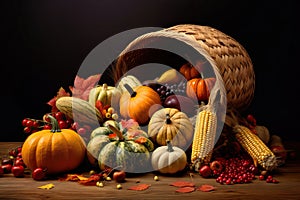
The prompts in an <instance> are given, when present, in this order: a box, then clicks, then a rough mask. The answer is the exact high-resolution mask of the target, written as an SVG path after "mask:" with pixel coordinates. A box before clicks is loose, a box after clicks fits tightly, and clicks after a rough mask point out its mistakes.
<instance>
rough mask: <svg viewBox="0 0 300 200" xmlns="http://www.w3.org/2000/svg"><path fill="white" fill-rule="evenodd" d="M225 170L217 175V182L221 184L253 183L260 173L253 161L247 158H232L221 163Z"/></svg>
mask: <svg viewBox="0 0 300 200" xmlns="http://www.w3.org/2000/svg"><path fill="white" fill-rule="evenodd" d="M221 164H222V166H223V167H224V169H223V170H222V171H221V172H219V173H217V174H215V175H216V176H217V179H216V182H217V183H220V184H226V185H231V184H243V183H251V182H252V180H254V179H255V174H256V173H257V172H258V169H257V167H255V165H254V163H253V161H252V160H250V159H247V158H230V159H228V160H225V161H222V162H221Z"/></svg>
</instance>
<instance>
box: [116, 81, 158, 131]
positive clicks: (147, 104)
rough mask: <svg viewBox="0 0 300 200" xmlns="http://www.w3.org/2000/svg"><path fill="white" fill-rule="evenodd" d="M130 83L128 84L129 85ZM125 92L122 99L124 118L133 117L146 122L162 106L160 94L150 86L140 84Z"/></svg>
mask: <svg viewBox="0 0 300 200" xmlns="http://www.w3.org/2000/svg"><path fill="white" fill-rule="evenodd" d="M127 86H128V85H126V87H127ZM127 90H128V91H129V92H124V93H123V94H122V96H121V99H120V114H121V116H122V117H124V118H132V119H134V120H135V121H137V122H138V123H139V124H141V125H143V124H146V123H147V122H148V121H149V119H150V116H151V115H152V114H153V113H154V112H155V111H156V110H157V109H158V108H160V107H161V101H160V97H159V95H158V94H157V93H156V92H155V91H154V90H153V89H152V88H150V87H148V86H138V87H136V88H134V90H132V88H129V87H127Z"/></svg>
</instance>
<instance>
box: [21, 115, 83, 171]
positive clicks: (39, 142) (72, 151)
mask: <svg viewBox="0 0 300 200" xmlns="http://www.w3.org/2000/svg"><path fill="white" fill-rule="evenodd" d="M49 118H50V119H51V123H52V129H51V130H41V131H38V132H35V133H33V134H31V135H30V136H28V138H27V139H26V140H25V142H24V144H23V146H22V158H23V160H24V163H25V164H26V166H27V167H28V168H29V169H30V170H34V169H36V168H39V167H40V168H43V169H45V170H46V171H47V173H48V174H59V173H63V172H67V171H70V170H74V169H76V168H77V167H78V166H79V165H80V164H81V163H82V161H83V160H84V157H85V155H86V147H85V143H84V141H83V139H82V138H81V137H80V135H78V134H77V133H76V132H75V131H73V130H71V129H62V130H60V129H59V126H58V123H57V121H56V119H55V118H54V117H52V116H51V115H49Z"/></svg>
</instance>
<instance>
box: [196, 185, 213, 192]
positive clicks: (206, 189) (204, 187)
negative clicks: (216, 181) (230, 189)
mask: <svg viewBox="0 0 300 200" xmlns="http://www.w3.org/2000/svg"><path fill="white" fill-rule="evenodd" d="M215 189H216V187H214V186H212V185H207V184H204V185H201V186H199V187H198V188H197V190H199V191H202V192H210V191H213V190H215Z"/></svg>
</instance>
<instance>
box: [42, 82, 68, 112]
mask: <svg viewBox="0 0 300 200" xmlns="http://www.w3.org/2000/svg"><path fill="white" fill-rule="evenodd" d="M65 96H67V97H69V96H70V93H68V92H66V91H65V89H64V88H63V87H60V88H59V90H58V92H57V94H56V96H55V97H53V98H52V99H51V100H50V101H48V102H47V104H48V105H49V106H51V107H52V108H51V112H57V111H58V109H57V107H56V101H57V99H59V98H60V97H65Z"/></svg>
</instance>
